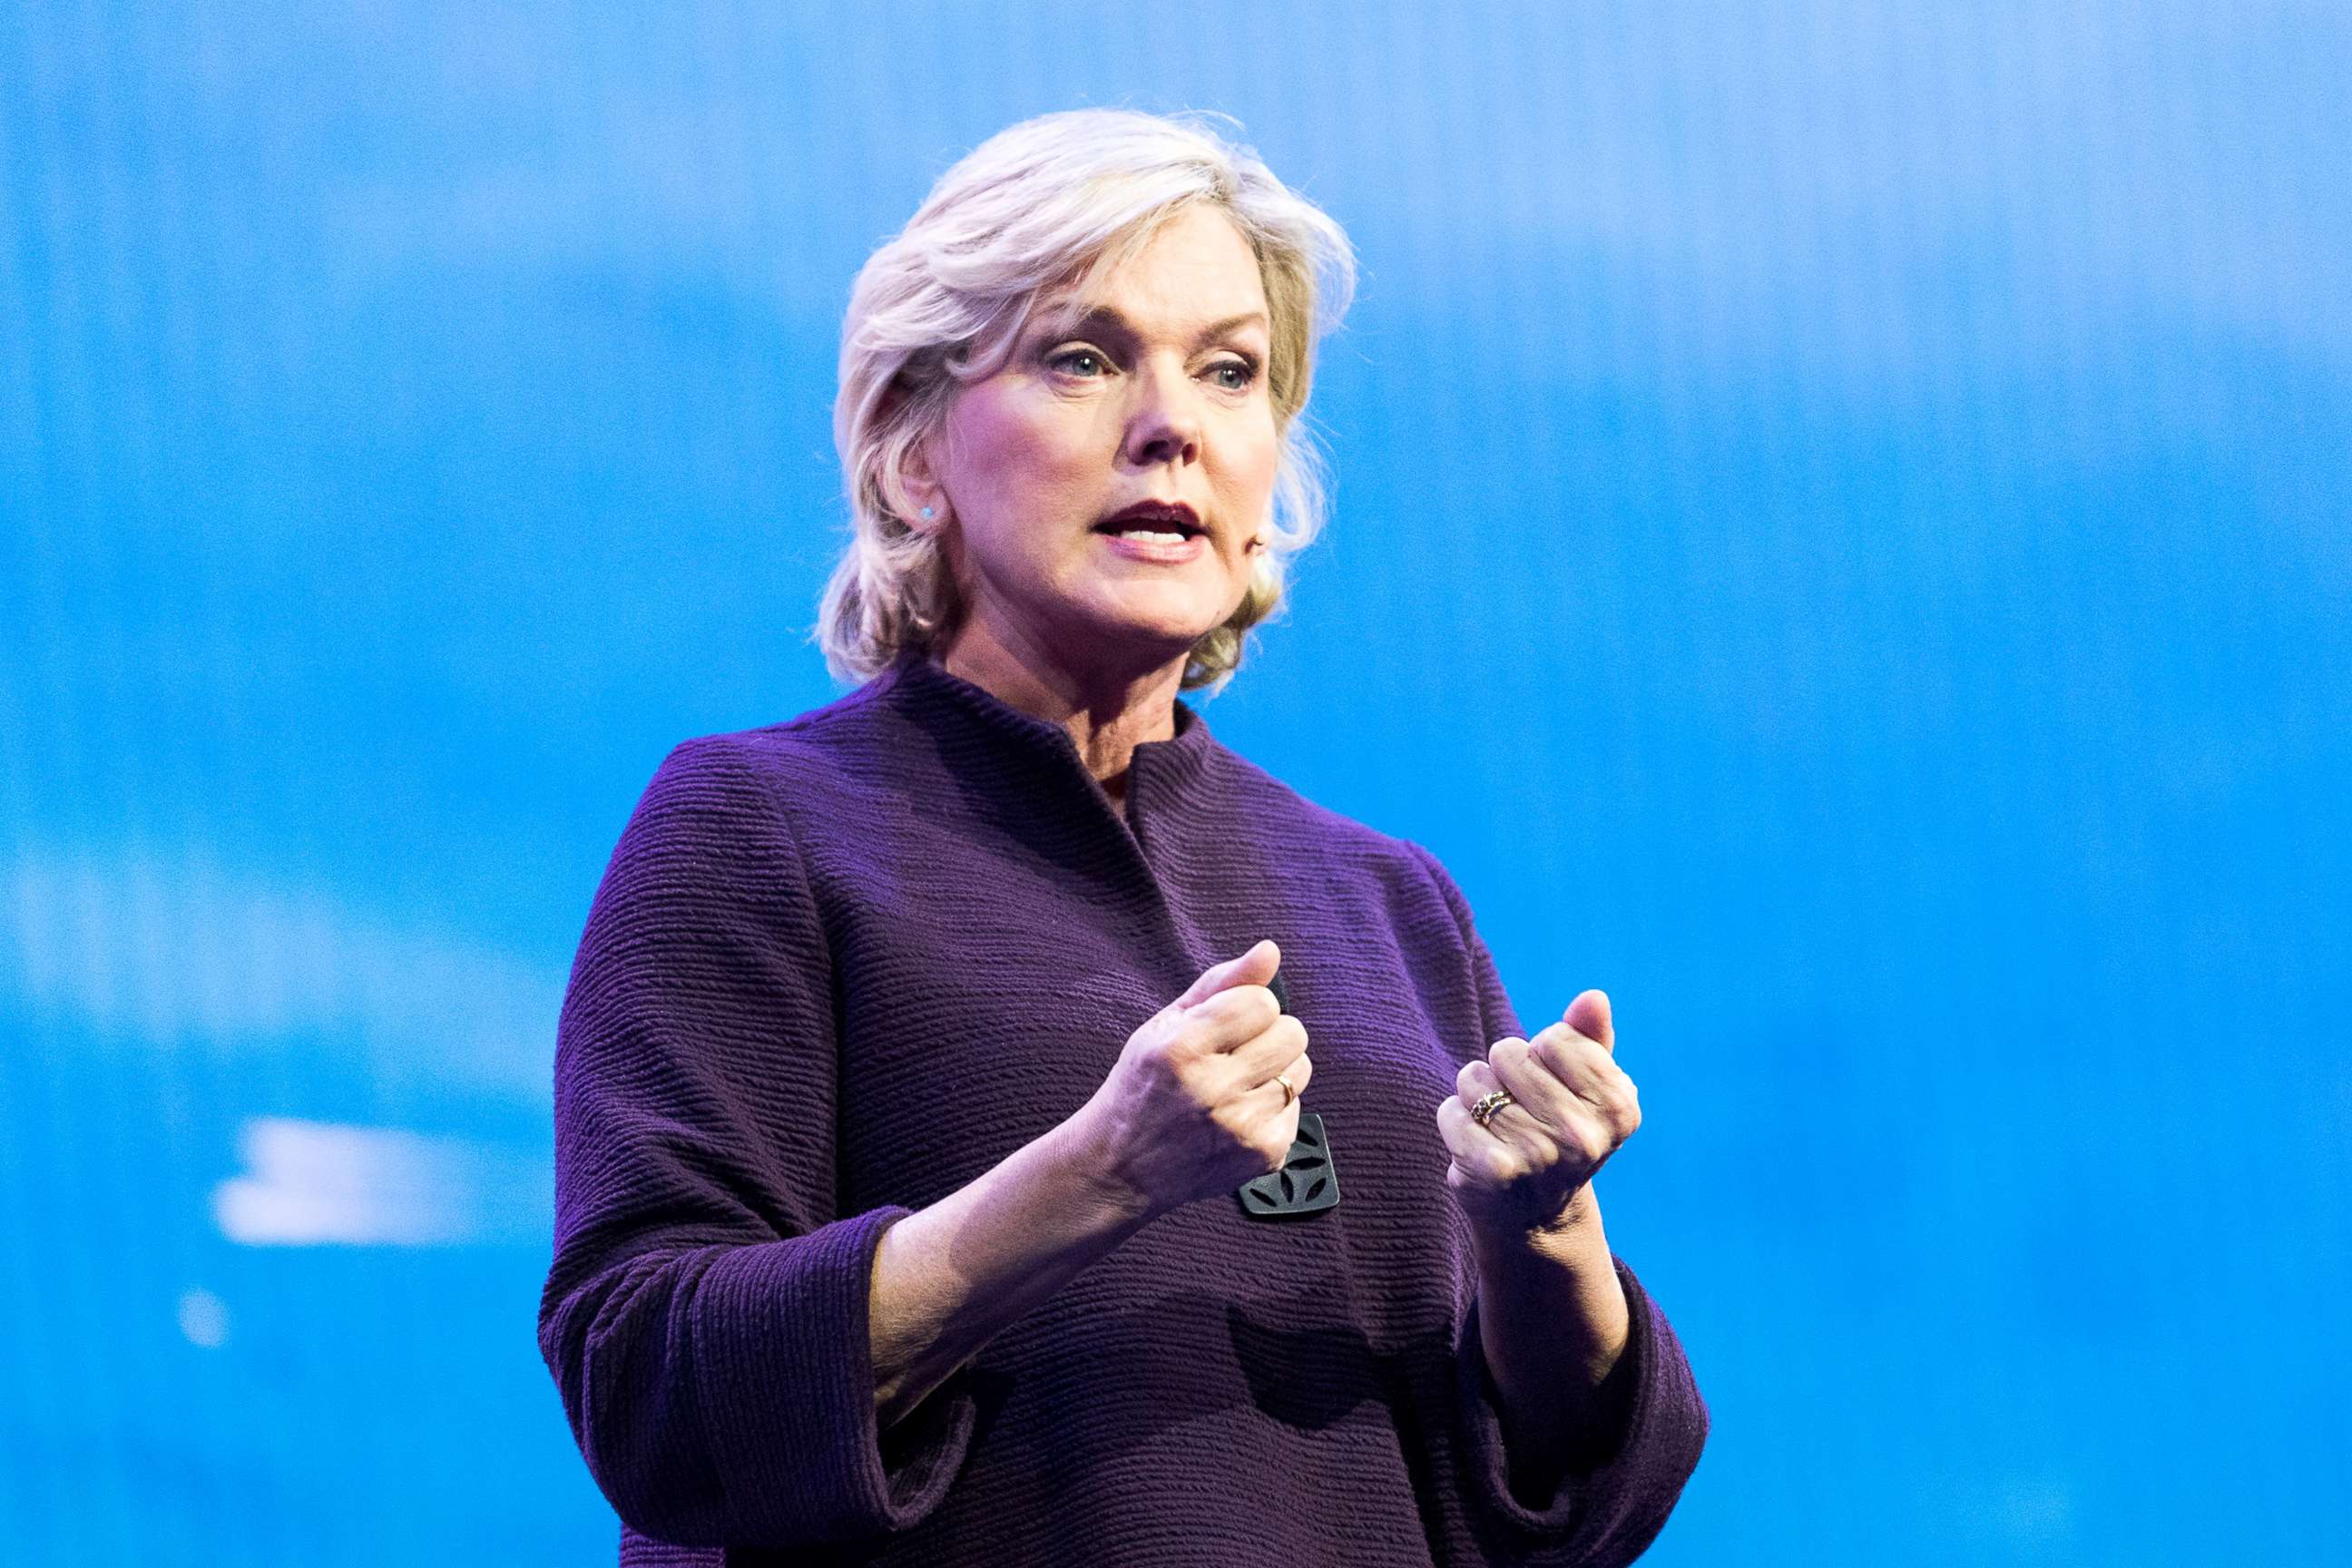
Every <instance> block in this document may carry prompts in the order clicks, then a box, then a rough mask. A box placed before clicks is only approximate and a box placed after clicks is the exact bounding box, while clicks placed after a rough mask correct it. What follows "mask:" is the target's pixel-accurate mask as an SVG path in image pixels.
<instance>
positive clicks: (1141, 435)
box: [1127, 366, 1201, 468]
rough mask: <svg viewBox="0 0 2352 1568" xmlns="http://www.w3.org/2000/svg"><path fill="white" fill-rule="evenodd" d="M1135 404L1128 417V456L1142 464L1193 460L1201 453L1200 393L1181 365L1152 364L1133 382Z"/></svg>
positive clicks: (1157, 464) (1189, 461)
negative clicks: (1176, 366) (1178, 366)
mask: <svg viewBox="0 0 2352 1568" xmlns="http://www.w3.org/2000/svg"><path fill="white" fill-rule="evenodd" d="M1131 384H1132V385H1133V386H1134V388H1135V392H1134V398H1135V405H1134V407H1133V408H1132V409H1130V410H1129V414H1128V421H1127V451H1128V458H1129V461H1130V462H1133V463H1134V464H1135V465H1136V466H1137V467H1139V468H1158V467H1160V466H1161V465H1163V464H1168V463H1192V462H1197V461H1199V460H1200V456H1201V413H1200V408H1199V406H1198V402H1197V399H1198V396H1199V394H1198V393H1197V392H1196V391H1195V390H1194V389H1193V387H1192V381H1191V378H1190V377H1188V376H1187V375H1186V374H1184V372H1183V371H1182V370H1181V368H1169V367H1160V366H1152V367H1149V368H1146V369H1144V370H1142V371H1141V372H1139V374H1137V375H1136V376H1135V377H1134V379H1133V381H1132V383H1131Z"/></svg>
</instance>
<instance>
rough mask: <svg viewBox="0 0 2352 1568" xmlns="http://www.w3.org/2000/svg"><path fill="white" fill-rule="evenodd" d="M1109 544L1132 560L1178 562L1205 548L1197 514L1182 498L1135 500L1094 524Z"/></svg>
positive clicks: (1196, 555)
mask: <svg viewBox="0 0 2352 1568" xmlns="http://www.w3.org/2000/svg"><path fill="white" fill-rule="evenodd" d="M1095 531H1096V532H1097V533H1098V534H1100V535H1102V536H1103V538H1105V539H1106V540H1108V541H1109V542H1110V545H1111V548H1112V549H1114V550H1116V551H1118V553H1119V554H1121V555H1124V556H1126V557H1128V558H1129V560H1133V561H1148V562H1151V563H1156V564H1163V565H1181V563H1184V562H1187V561H1196V560H1198V559H1200V557H1201V556H1202V554H1203V553H1204V552H1206V551H1207V549H1208V531H1207V530H1206V529H1204V528H1202V526H1201V518H1200V514H1199V513H1197V512H1195V511H1194V510H1192V508H1191V507H1189V506H1187V505H1185V504H1184V503H1183V502H1182V501H1160V500H1147V501H1138V502H1137V503H1136V504H1135V505H1133V506H1130V507H1126V508H1123V509H1121V510H1118V511H1116V512H1113V513H1112V514H1111V515H1110V516H1108V517H1107V518H1105V519H1103V520H1102V521H1100V522H1098V523H1097V524H1095Z"/></svg>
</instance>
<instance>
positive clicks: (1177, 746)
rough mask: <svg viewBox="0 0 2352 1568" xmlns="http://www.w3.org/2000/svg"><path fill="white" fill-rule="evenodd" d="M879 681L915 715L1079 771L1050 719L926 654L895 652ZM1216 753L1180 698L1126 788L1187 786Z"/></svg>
mask: <svg viewBox="0 0 2352 1568" xmlns="http://www.w3.org/2000/svg"><path fill="white" fill-rule="evenodd" d="M882 679H883V682H884V685H883V690H884V691H885V692H887V693H890V694H892V695H895V696H896V697H897V698H898V700H900V701H901V702H903V703H906V704H908V705H909V706H911V707H913V708H915V709H917V710H928V711H930V712H933V713H956V714H961V715H962V716H964V717H965V718H967V719H970V720H971V721H976V722H977V723H979V724H980V725H981V726H982V728H983V729H986V730H989V731H994V732H996V733H998V734H1001V735H1003V736H1004V737H1005V738H1006V739H1008V740H1012V741H1015V742H1020V743H1023V744H1024V745H1029V746H1035V747H1041V748H1045V749H1047V750H1054V751H1058V752H1062V753H1063V754H1065V755H1066V756H1067V757H1068V758H1069V759H1070V761H1072V762H1073V763H1076V764H1077V765H1078V767H1079V768H1080V769H1081V771H1083V770H1084V768H1085V765H1086V763H1085V760H1084V759H1083V758H1081V757H1080V756H1079V755H1078V748H1077V744H1076V742H1073V741H1072V740H1071V739H1070V732H1069V731H1067V730H1065V729H1063V728H1062V727H1061V726H1060V725H1059V724H1056V723H1055V722H1053V721H1051V720H1048V719H1040V718H1037V717H1036V716H1034V714H1029V713H1024V712H1023V711H1021V710H1019V709H1018V708H1015V707H1013V705H1012V704H1011V703H1009V702H1007V701H1005V700H1003V698H1001V697H999V696H997V695H996V694H995V693H994V692H992V691H991V690H989V689H987V688H986V687H984V686H980V685H977V684H975V683H973V682H971V681H969V680H966V679H964V678H963V677H961V676H960V675H956V674H952V673H950V671H949V669H948V668H947V667H946V666H945V665H943V664H941V663H940V662H939V661H938V660H937V659H935V658H931V657H930V656H929V654H926V653H923V652H921V651H919V650H917V649H912V648H909V649H908V650H906V651H904V652H901V653H900V654H899V655H898V658H896V659H894V660H893V661H892V662H891V664H890V667H889V668H888V669H887V671H886V672H885V673H884V675H883V678H882ZM1218 749H1219V748H1218V743H1217V742H1216V741H1215V739H1214V738H1213V737H1212V736H1211V735H1210V733H1209V721H1207V720H1205V719H1203V718H1202V717H1201V714H1200V710H1197V709H1195V708H1194V707H1192V704H1190V703H1188V702H1186V701H1185V700H1183V699H1182V698H1181V697H1180V698H1178V699H1177V700H1176V733H1175V734H1174V735H1173V736H1172V737H1171V738H1170V739H1168V740H1164V741H1144V742H1139V743H1138V744H1137V746H1136V748H1135V753H1134V757H1133V759H1132V761H1131V762H1130V763H1129V767H1130V768H1131V769H1132V770H1133V772H1132V774H1131V776H1130V781H1129V788H1130V789H1132V788H1133V787H1134V781H1136V780H1139V779H1140V778H1142V777H1143V776H1144V775H1145V774H1146V773H1149V774H1150V776H1151V777H1152V779H1153V780H1154V781H1155V782H1157V781H1165V783H1166V784H1169V785H1173V786H1181V785H1183V784H1189V783H1191V782H1192V779H1194V778H1195V777H1197V776H1198V775H1199V773H1200V772H1201V770H1202V767H1203V766H1204V765H1205V764H1206V763H1208V761H1209V759H1210V757H1211V756H1212V755H1213V754H1214V753H1215V752H1216V751H1217V750H1218Z"/></svg>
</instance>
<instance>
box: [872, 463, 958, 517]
mask: <svg viewBox="0 0 2352 1568" xmlns="http://www.w3.org/2000/svg"><path fill="white" fill-rule="evenodd" d="M882 499H883V500H885V501H886V502H887V503H888V505H889V508H890V510H891V512H892V514H893V515H894V516H896V517H898V519H899V520H900V521H904V522H905V523H906V525H907V526H908V528H911V529H913V530H914V531H916V532H918V533H935V532H937V531H939V530H940V529H941V528H943V527H944V526H946V523H947V521H948V516H949V507H948V497H947V490H946V489H945V488H944V487H942V486H941V485H940V482H939V480H938V479H935V478H933V477H932V474H931V465H930V458H929V453H927V452H925V451H924V450H923V448H922V447H919V446H918V447H913V448H911V449H910V450H909V451H908V453H907V455H906V457H905V458H902V459H901V460H900V461H899V463H898V465H897V467H896V469H895V471H893V472H890V473H888V474H886V475H885V476H884V477H883V480H882Z"/></svg>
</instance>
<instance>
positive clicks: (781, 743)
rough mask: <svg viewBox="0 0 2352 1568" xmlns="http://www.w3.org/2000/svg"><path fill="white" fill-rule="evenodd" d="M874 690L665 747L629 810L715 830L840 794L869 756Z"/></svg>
mask: <svg viewBox="0 0 2352 1568" xmlns="http://www.w3.org/2000/svg"><path fill="white" fill-rule="evenodd" d="M874 695H875V693H874V690H873V689H872V688H871V687H870V686H869V687H860V688H859V689H856V690H855V691H852V692H850V693H848V694H847V695H845V696H843V697H840V698H837V699H835V700H833V701H830V702H827V703H824V705H822V706H820V707H816V708H812V709H810V710H807V711H806V712H803V713H800V714H797V715H795V716H794V717H793V718H790V719H783V720H779V721H776V722H773V723H769V724H761V725H758V726H756V727H754V728H751V729H746V730H731V731H719V732H715V733H712V734H707V735H696V736H693V737H690V738H689V739H687V740H684V741H680V742H677V744H676V745H674V746H672V747H671V748H670V750H669V752H668V754H667V756H665V757H664V758H663V759H662V761H661V763H660V765H659V766H658V767H656V769H655V770H654V775H653V778H652V780H651V782H650V783H648V784H646V790H645V794H644V796H643V798H642V799H641V800H640V801H639V803H638V806H637V816H638V817H639V818H641V819H642V818H646V817H648V816H652V817H656V818H663V819H673V820H678V821H680V822H681V823H683V824H694V823H701V824H704V825H706V826H722V825H723V824H725V823H726V822H727V821H728V820H729V819H733V820H734V821H737V822H740V820H741V819H742V818H743V817H744V816H746V815H747V814H750V815H756V816H761V817H764V818H768V819H770V820H786V821H789V820H790V819H792V818H793V817H796V816H801V815H802V812H801V811H799V810H796V809H793V808H791V807H790V806H788V805H787V804H786V803H805V802H806V801H808V800H809V798H810V797H811V796H812V795H814V796H817V797H823V796H824V795H827V794H829V793H831V792H833V791H835V790H838V789H841V788H843V787H845V785H846V784H848V783H849V782H850V781H851V779H852V777H853V774H854V772H855V770H853V769H852V768H850V767H849V766H848V764H849V763H850V762H851V760H852V759H854V758H856V757H860V756H869V757H870V756H871V754H872V752H873V742H874V740H875V738H876V731H877V725H876V723H875V721H874V714H873V707H874Z"/></svg>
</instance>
